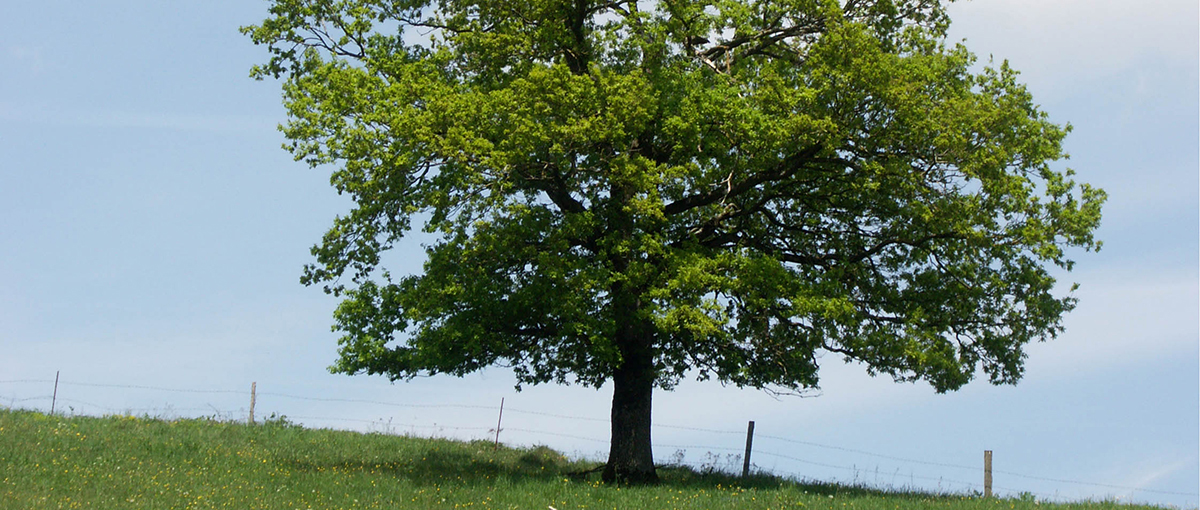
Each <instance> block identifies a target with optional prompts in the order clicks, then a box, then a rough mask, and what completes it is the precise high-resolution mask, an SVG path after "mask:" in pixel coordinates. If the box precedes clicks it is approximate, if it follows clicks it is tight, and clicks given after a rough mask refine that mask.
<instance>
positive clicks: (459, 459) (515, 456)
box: [281, 443, 579, 485]
mask: <svg viewBox="0 0 1200 510" xmlns="http://www.w3.org/2000/svg"><path fill="white" fill-rule="evenodd" d="M464 446H467V447H464V448H455V449H443V448H429V449H425V450H423V451H419V452H414V453H415V454H410V455H403V456H402V455H398V456H397V457H395V458H392V459H390V460H381V461H363V460H357V459H343V460H326V461H321V460H312V459H289V460H283V459H281V462H283V463H285V464H287V465H289V466H290V467H291V468H293V469H295V470H296V471H300V472H320V471H340V472H349V473H353V472H365V473H373V474H383V475H388V476H394V477H396V478H399V479H403V480H407V481H409V482H411V483H413V484H415V485H444V484H448V483H454V484H491V483H495V482H496V481H497V480H500V479H509V480H547V481H548V480H554V479H560V480H561V479H562V478H563V477H564V476H566V474H567V473H569V472H571V470H573V469H576V468H577V467H578V466H579V463H578V462H571V461H569V460H567V459H566V457H564V456H563V455H562V454H560V453H558V452H555V451H554V450H551V449H550V448H547V447H545V446H539V447H535V448H532V449H512V448H505V447H501V448H500V449H499V450H496V451H493V448H492V445H491V444H490V443H489V444H487V445H486V448H474V447H472V446H476V445H472V444H466V445H464Z"/></svg>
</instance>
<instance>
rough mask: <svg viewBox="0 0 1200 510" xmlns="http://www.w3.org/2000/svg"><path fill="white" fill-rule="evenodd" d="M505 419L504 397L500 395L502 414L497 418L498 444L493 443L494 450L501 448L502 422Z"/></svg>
mask: <svg viewBox="0 0 1200 510" xmlns="http://www.w3.org/2000/svg"><path fill="white" fill-rule="evenodd" d="M503 419H504V397H500V416H499V417H497V418H496V444H494V445H492V451H496V450H499V449H500V422H501V420H503Z"/></svg>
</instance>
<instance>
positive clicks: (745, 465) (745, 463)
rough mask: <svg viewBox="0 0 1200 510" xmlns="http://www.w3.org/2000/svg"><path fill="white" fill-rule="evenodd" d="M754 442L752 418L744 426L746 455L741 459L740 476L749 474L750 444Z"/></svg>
mask: <svg viewBox="0 0 1200 510" xmlns="http://www.w3.org/2000/svg"><path fill="white" fill-rule="evenodd" d="M752 444H754V420H750V425H747V426H746V456H745V457H743V459H742V477H743V478H745V477H747V476H750V446H751V445H752Z"/></svg>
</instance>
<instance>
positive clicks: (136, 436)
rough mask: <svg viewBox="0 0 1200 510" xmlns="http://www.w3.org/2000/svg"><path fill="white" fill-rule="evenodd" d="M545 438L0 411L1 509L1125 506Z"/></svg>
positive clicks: (282, 422)
mask: <svg viewBox="0 0 1200 510" xmlns="http://www.w3.org/2000/svg"><path fill="white" fill-rule="evenodd" d="M595 466H596V464H595V463H590V462H585V461H570V460H568V459H566V458H565V457H563V456H562V455H561V454H559V453H557V452H555V451H553V450H550V449H549V448H545V447H538V448H531V449H516V448H505V447H501V448H500V449H499V451H493V448H492V445H491V443H489V442H486V441H476V442H459V441H452V440H445V439H425V438H412V437H401V436H391V435H382V434H360V433H355V432H345V431H332V430H312V429H304V428H300V427H296V426H291V425H289V424H287V423H286V421H285V420H277V421H275V422H273V423H271V424H267V425H258V426H249V425H245V424H238V423H226V422H218V421H212V420H206V419H188V420H160V419H152V418H133V417H116V416H114V417H106V418H95V417H85V416H77V417H60V416H47V415H45V414H41V413H36V412H29V411H15V410H0V508H3V509H6V510H7V509H42V508H45V509H50V508H55V509H58V508H86V509H124V508H146V509H156V510H160V509H185V508H186V509H207V508H232V509H244V510H250V509H281V510H282V509H310V508H311V509H322V510H324V509H371V508H380V509H441V508H447V509H449V508H471V509H491V508H498V509H518V508H520V509H538V510H545V509H547V508H548V507H551V506H553V507H554V508H556V509H558V510H566V509H584V508H586V509H734V508H736V509H763V510H765V509H785V508H786V509H799V508H804V509H839V510H844V509H859V510H903V509H917V508H945V509H963V510H967V509H1010V510H1012V509H1034V508H1036V509H1038V510H1042V509H1046V508H1053V509H1062V510H1066V509H1118V508H1119V509H1132V508H1149V507H1133V506H1127V505H1120V504H1115V503H1110V502H1082V503H1074V504H1066V505H1048V504H1045V503H1042V504H1038V503H1035V502H1033V501H1023V500H1015V499H989V500H984V499H980V498H975V497H967V496H961V495H934V494H923V493H899V492H884V491H877V490H871V489H867V488H861V487H846V486H839V485H830V484H811V483H798V482H793V481H788V480H783V479H779V478H775V477H769V476H758V477H753V478H751V479H748V480H742V479H739V478H735V477H732V476H728V475H722V474H711V473H709V474H704V473H697V472H696V471H694V470H691V469H688V468H664V469H661V470H660V475H661V476H662V478H663V480H664V482H663V483H662V484H661V485H659V486H656V487H614V486H608V485H605V484H603V483H601V482H599V481H598V480H597V479H596V475H595V474H590V475H582V476H581V475H572V473H576V472H580V471H585V470H588V469H590V468H594V467H595Z"/></svg>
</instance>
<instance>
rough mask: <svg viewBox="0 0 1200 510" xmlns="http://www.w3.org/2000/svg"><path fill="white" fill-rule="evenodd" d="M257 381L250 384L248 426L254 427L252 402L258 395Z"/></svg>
mask: <svg viewBox="0 0 1200 510" xmlns="http://www.w3.org/2000/svg"><path fill="white" fill-rule="evenodd" d="M257 390H258V381H254V382H252V383H250V424H251V425H254V401H255V400H256V399H257V397H258V395H257V393H258V391H257Z"/></svg>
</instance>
